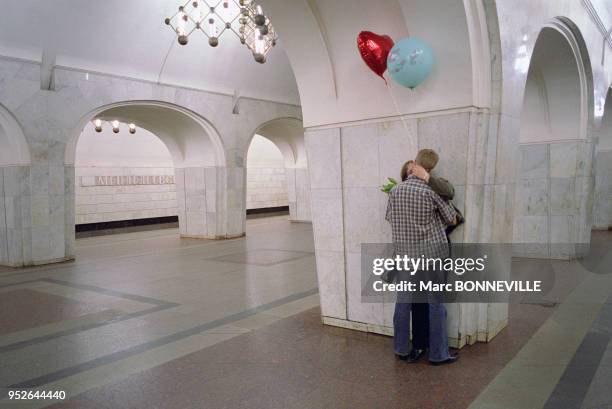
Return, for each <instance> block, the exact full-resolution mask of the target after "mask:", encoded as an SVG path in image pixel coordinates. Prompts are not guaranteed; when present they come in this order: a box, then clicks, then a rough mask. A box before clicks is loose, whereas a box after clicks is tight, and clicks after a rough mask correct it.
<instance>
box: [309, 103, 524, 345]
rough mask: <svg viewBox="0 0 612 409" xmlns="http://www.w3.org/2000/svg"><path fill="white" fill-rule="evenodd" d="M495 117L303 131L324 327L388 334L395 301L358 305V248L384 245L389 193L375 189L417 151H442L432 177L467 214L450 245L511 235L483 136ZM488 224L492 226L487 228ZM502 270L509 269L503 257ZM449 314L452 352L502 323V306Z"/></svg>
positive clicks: (503, 189)
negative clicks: (444, 181) (452, 192)
mask: <svg viewBox="0 0 612 409" xmlns="http://www.w3.org/2000/svg"><path fill="white" fill-rule="evenodd" d="M491 117H492V118H493V120H491ZM497 119H498V117H497V116H491V115H489V114H488V113H486V112H480V111H478V110H469V111H466V112H459V113H455V114H448V115H434V116H427V117H422V118H417V117H411V118H405V119H403V120H402V119H398V120H386V121H379V122H375V123H368V124H360V125H351V126H342V127H339V128H332V129H308V130H307V132H306V149H307V152H308V165H309V171H310V184H311V197H312V219H313V230H314V235H315V251H316V256H317V257H316V258H317V273H318V280H319V291H320V297H321V310H322V315H323V322H324V323H326V324H329V325H337V326H342V327H348V328H353V329H358V330H363V331H370V332H377V333H383V334H389V335H391V334H392V316H393V308H394V306H393V304H392V303H390V304H386V303H366V302H363V300H362V297H361V291H362V286H363V283H362V275H361V244H362V243H385V242H389V241H390V240H391V231H390V226H389V225H388V223H387V222H386V221H385V220H384V214H385V209H386V201H387V197H386V196H385V195H384V194H383V193H382V192H381V191H380V185H381V184H382V183H384V181H385V180H386V178H387V177H395V178H399V172H400V168H401V166H402V164H403V163H404V162H405V161H406V160H408V159H411V158H414V157H415V156H416V153H417V151H418V150H419V149H421V148H425V147H427V148H433V149H435V150H437V151H438V152H439V154H440V164H439V165H438V169H437V173H438V174H439V175H441V176H443V177H446V178H448V179H450V181H451V182H452V183H453V184H454V185H455V187H456V191H457V195H456V199H455V203H456V205H457V206H458V207H459V208H460V209H461V210H462V211H464V214H466V218H467V222H466V224H465V226H464V227H461V228H460V229H458V230H457V231H456V232H455V234H454V236H453V240H454V241H455V242H478V243H488V242H493V241H494V240H497V239H499V237H496V236H495V235H496V234H499V233H498V232H497V230H496V228H499V229H507V230H508V229H510V230H511V223H506V224H504V221H505V220H507V219H508V217H506V213H507V212H508V211H509V208H511V205H512V201H511V200H510V201H509V204H507V205H506V204H505V203H506V202H507V199H508V192H511V191H512V189H511V188H510V187H509V186H508V185H507V184H506V183H505V182H499V181H497V180H496V179H495V163H491V162H492V161H494V160H495V158H496V155H495V152H496V151H495V149H496V146H495V144H494V143H492V141H491V140H490V137H489V135H491V134H492V135H494V136H495V137H496V136H497ZM338 158H341V159H340V160H338ZM510 197H511V196H510ZM508 206H510V207H508ZM494 218H498V219H499V220H498V221H497V222H495V223H494V222H493V221H492V220H493V219H494ZM510 220H511V219H510ZM500 267H501V268H502V269H507V270H508V272H509V268H510V258H509V257H508V258H506V259H504V260H502V261H501V264H500ZM448 309H449V320H448V327H449V338H450V342H451V344H452V345H454V346H457V347H461V346H463V345H465V344H467V343H473V342H476V341H488V340H490V339H491V338H493V337H494V336H495V334H497V333H498V332H499V331H500V330H501V329H503V328H504V327H505V325H506V324H507V306H503V305H502V306H497V305H494V304H453V305H449V308H448Z"/></svg>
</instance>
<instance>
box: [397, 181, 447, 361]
mask: <svg viewBox="0 0 612 409" xmlns="http://www.w3.org/2000/svg"><path fill="white" fill-rule="evenodd" d="M427 176H428V175H426V176H425V180H423V179H420V178H418V177H416V176H414V175H411V176H409V177H408V178H407V179H406V180H405V181H404V182H402V183H400V184H399V185H398V186H397V187H396V188H395V189H393V190H392V191H391V192H390V194H389V202H388V205H387V215H386V219H387V221H388V222H389V223H391V229H392V234H393V245H394V248H395V252H396V254H398V255H401V256H404V255H407V256H408V257H412V258H420V257H422V256H424V257H426V258H438V257H439V258H446V257H448V254H449V251H448V250H449V248H448V241H447V238H446V233H445V229H446V227H447V226H449V225H453V224H455V223H456V218H457V214H456V212H455V210H454V209H453V207H452V206H451V205H449V204H448V203H447V202H445V201H444V200H443V199H442V198H441V197H440V196H439V195H438V194H437V193H435V192H434V191H433V190H432V189H431V188H430V187H429V186H428V185H427V180H426V179H427ZM429 273H430V272H426V273H425V276H424V277H426V274H429ZM420 275H423V274H420ZM412 298H413V296H412V294H410V293H409V292H400V293H398V299H397V302H396V304H395V314H394V317H393V324H394V329H395V335H394V347H395V353H396V355H397V356H398V357H399V358H400V359H402V360H408V361H409V362H415V361H417V360H418V359H419V358H420V357H421V356H422V355H423V354H424V352H425V350H426V349H427V348H429V361H430V362H431V363H432V364H434V365H438V364H442V363H452V362H454V361H455V360H456V359H457V356H451V355H450V353H449V351H448V336H447V333H446V309H445V308H444V305H442V304H440V303H439V302H437V301H436V300H434V299H430V302H429V303H428V304H420V305H419V304H416V303H413V302H412ZM411 311H412V314H413V316H414V315H415V313H416V314H417V315H423V314H427V313H429V320H427V319H426V317H422V316H419V317H416V316H415V317H414V320H415V324H417V323H418V325H415V326H414V329H413V332H414V334H413V345H412V349H411V348H410V314H411ZM427 321H429V325H427ZM427 326H428V327H429V328H426V327H427Z"/></svg>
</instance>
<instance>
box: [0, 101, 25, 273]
mask: <svg viewBox="0 0 612 409" xmlns="http://www.w3.org/2000/svg"><path fill="white" fill-rule="evenodd" d="M29 166H30V150H29V148H28V144H27V142H26V139H25V136H24V134H23V131H22V129H21V126H20V125H19V123H18V122H17V120H16V119H15V118H14V117H13V115H12V114H11V113H10V112H9V111H8V110H7V109H6V108H5V107H4V106H2V105H1V104H0V265H9V266H13V265H20V264H21V263H22V260H23V251H24V249H23V244H22V243H23V241H22V234H23V232H22V229H23V227H24V226H23V225H22V220H10V217H11V216H10V215H11V214H16V211H17V209H19V211H21V210H25V209H27V205H28V204H29V198H27V197H26V196H27V195H28V193H26V192H27V190H28V188H27V180H28V176H29V169H28V167H29ZM11 210H12V211H11ZM9 212H10V213H9ZM17 214H18V213H17Z"/></svg>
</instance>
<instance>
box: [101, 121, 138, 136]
mask: <svg viewBox="0 0 612 409" xmlns="http://www.w3.org/2000/svg"><path fill="white" fill-rule="evenodd" d="M107 122H108V123H110V125H111V127H112V128H113V132H114V133H119V131H120V129H119V121H118V120H116V119H114V120H112V121H107ZM92 123H93V126H94V129H95V130H96V132H98V133H100V132H102V125H103V123H104V121H102V120H101V119H100V118H96V119H94V120H93V121H92ZM128 131H129V132H130V133H131V134H135V133H136V124H128Z"/></svg>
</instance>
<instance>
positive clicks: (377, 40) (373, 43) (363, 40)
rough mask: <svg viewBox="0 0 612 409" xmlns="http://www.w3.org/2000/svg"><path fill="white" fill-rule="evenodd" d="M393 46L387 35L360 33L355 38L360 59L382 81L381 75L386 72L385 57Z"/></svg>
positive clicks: (369, 32)
mask: <svg viewBox="0 0 612 409" xmlns="http://www.w3.org/2000/svg"><path fill="white" fill-rule="evenodd" d="M394 45H395V43H394V42H393V40H392V39H391V37H389V36H388V35H378V34H376V33H373V32H371V31H362V32H361V33H359V35H358V36H357V48H359V53H360V54H361V58H363V61H365V63H366V64H367V65H368V67H370V69H371V70H372V71H374V72H375V73H376V75H378V76H380V77H381V78H382V79H385V78H384V77H383V74H384V72H385V71H387V56H388V55H389V51H391V49H392V48H393V46H394ZM385 81H386V80H385Z"/></svg>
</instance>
